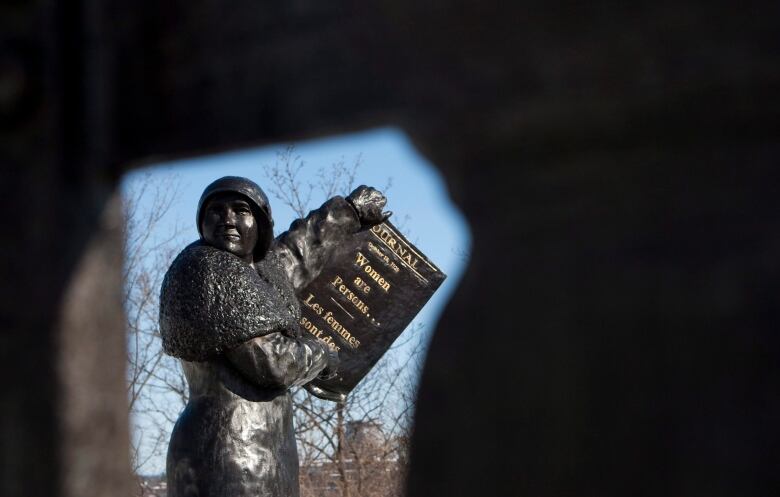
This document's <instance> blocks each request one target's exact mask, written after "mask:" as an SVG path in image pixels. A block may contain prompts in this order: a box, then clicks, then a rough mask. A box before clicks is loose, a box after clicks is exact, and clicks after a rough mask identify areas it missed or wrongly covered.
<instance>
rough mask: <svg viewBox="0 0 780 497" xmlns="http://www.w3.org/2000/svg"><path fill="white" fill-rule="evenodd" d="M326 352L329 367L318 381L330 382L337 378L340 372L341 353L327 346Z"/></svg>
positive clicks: (322, 372) (318, 377)
mask: <svg viewBox="0 0 780 497" xmlns="http://www.w3.org/2000/svg"><path fill="white" fill-rule="evenodd" d="M325 352H326V353H327V354H328V365H327V366H325V369H323V370H322V371H320V374H319V375H317V379H320V380H329V379H331V378H333V377H335V376H336V373H337V372H338V370H339V353H338V352H337V351H336V350H334V349H331V348H330V347H328V346H327V345H325Z"/></svg>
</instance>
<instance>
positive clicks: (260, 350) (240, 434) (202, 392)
mask: <svg viewBox="0 0 780 497" xmlns="http://www.w3.org/2000/svg"><path fill="white" fill-rule="evenodd" d="M385 203H386V199H385V197H384V195H382V194H381V193H380V192H378V191H377V190H375V189H373V188H369V187H366V186H360V187H358V188H357V189H356V190H355V191H353V192H352V193H351V194H350V195H349V196H348V197H347V198H343V197H334V198H332V199H330V200H328V201H327V202H325V204H323V205H322V207H320V208H319V209H317V210H315V211H312V212H310V213H309V215H308V216H307V217H306V218H305V219H299V220H296V221H295V222H294V223H293V224H292V225H291V226H290V229H289V230H288V231H286V232H285V233H283V234H281V235H280V236H279V237H277V238H276V239H274V237H273V231H272V229H273V219H272V217H271V208H270V206H269V203H268V198H267V197H266V195H265V193H263V191H262V190H261V189H260V187H259V186H257V185H256V184H255V183H253V182H252V181H250V180H248V179H246V178H238V177H224V178H221V179H218V180H217V181H215V182H214V183H212V184H211V185H209V186H208V187H206V190H205V191H204V192H203V195H202V196H201V199H200V203H199V205H198V212H197V223H198V230H199V232H200V235H201V238H200V240H198V241H196V242H194V243H192V244H191V245H189V246H188V247H186V248H185V249H184V250H183V251H182V252H181V253H180V254H179V255H178V257H177V258H176V259H175V260H174V262H173V263H172V264H171V267H170V268H169V269H168V272H167V274H166V275H165V280H164V281H163V285H162V292H161V297H160V330H161V334H162V338H163V346H164V348H165V351H166V352H167V353H168V354H170V355H172V356H175V357H178V358H180V359H181V363H182V367H183V369H184V374H185V376H186V378H187V382H188V384H189V390H190V397H189V402H188V403H187V406H186V408H185V409H184V411H183V412H182V413H181V415H180V417H179V419H178V421H177V422H176V426H175V427H174V430H173V434H172V435H171V441H170V445H169V447H168V460H167V478H168V495H169V496H170V497H185V496H186V497H191V496H200V497H206V496H208V497H240V496H260V495H262V496H279V497H282V496H284V497H294V496H297V495H298V494H299V488H298V455H297V451H296V443H295V438H294V431H293V418H292V403H291V398H290V393H289V389H290V387H292V386H296V385H304V384H306V383H307V382H309V381H311V380H313V379H314V378H317V377H320V378H323V377H328V376H329V375H332V374H334V372H335V369H336V367H337V362H338V359H337V356H336V354H335V353H334V352H332V351H330V350H329V348H328V347H327V346H325V345H324V344H323V343H321V342H319V341H317V340H316V339H315V338H313V337H311V335H309V334H308V333H302V332H301V330H300V328H299V321H300V307H299V303H298V299H297V298H296V290H298V289H301V288H303V287H304V286H306V285H307V284H308V283H309V282H310V281H311V280H312V279H314V278H315V277H316V276H317V275H318V274H319V272H320V271H321V269H322V267H323V265H324V264H325V263H326V262H327V260H328V257H329V255H330V253H331V251H332V250H333V248H334V247H336V246H338V244H339V243H341V242H342V241H343V240H344V239H345V238H346V237H349V236H351V235H353V234H354V233H356V232H357V231H358V230H360V229H361V228H362V227H366V226H371V225H375V224H377V223H380V222H381V221H382V220H383V219H385V217H386V216H385V215H384V214H383V213H382V209H383V208H384V205H385Z"/></svg>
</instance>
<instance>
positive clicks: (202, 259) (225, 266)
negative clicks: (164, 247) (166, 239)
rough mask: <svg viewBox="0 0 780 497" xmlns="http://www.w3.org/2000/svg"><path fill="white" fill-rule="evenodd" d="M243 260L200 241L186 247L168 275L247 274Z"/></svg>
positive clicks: (177, 257) (172, 264)
mask: <svg viewBox="0 0 780 497" xmlns="http://www.w3.org/2000/svg"><path fill="white" fill-rule="evenodd" d="M243 266H245V264H242V262H241V260H240V259H238V258H237V257H236V256H234V255H233V254H230V253H228V252H225V251H224V250H220V249H218V248H214V247H212V246H210V245H207V244H205V243H203V242H202V241H200V240H198V241H196V242H192V243H191V244H189V245H187V246H186V247H184V249H183V250H182V251H181V252H179V255H177V256H176V258H175V259H174V260H173V262H172V263H171V266H170V268H168V274H180V273H184V274H187V273H189V274H192V273H203V272H213V271H221V272H222V271H229V272H245V271H246V269H245V268H244V267H243Z"/></svg>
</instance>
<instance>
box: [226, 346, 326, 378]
mask: <svg viewBox="0 0 780 497" xmlns="http://www.w3.org/2000/svg"><path fill="white" fill-rule="evenodd" d="M325 347H326V346H325V345H323V344H322V343H319V342H317V341H314V340H309V339H305V338H290V337H287V336H285V335H282V334H281V333H271V334H269V335H265V336H262V337H258V338H253V339H252V340H250V341H248V342H245V343H243V344H241V345H239V346H238V347H235V348H234V349H231V350H229V351H227V352H226V354H225V355H226V356H227V359H228V361H230V363H231V364H232V365H233V366H235V367H236V369H238V370H239V371H240V372H241V374H242V375H243V376H244V377H245V378H246V379H248V380H249V381H250V382H252V383H254V384H255V385H257V386H259V387H262V388H272V389H277V388H289V387H291V386H298V385H303V384H304V383H308V382H309V381H311V380H313V379H314V378H315V377H316V376H317V374H319V373H320V371H322V370H323V369H324V368H325V367H326V366H327V365H328V354H327V352H326V351H325Z"/></svg>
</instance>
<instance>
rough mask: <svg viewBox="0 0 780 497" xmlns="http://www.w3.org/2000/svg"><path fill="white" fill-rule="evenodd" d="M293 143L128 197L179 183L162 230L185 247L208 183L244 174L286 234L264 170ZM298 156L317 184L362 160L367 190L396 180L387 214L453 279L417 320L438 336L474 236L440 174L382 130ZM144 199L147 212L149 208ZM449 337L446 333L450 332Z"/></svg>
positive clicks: (299, 146) (287, 216)
mask: <svg viewBox="0 0 780 497" xmlns="http://www.w3.org/2000/svg"><path fill="white" fill-rule="evenodd" d="M287 145H288V144H278V145H272V146H265V147H261V148H253V149H245V150H240V151H234V152H229V153H223V154H218V155H212V156H206V157H199V158H195V159H187V160H179V161H173V162H166V163H162V164H158V165H155V166H151V167H149V168H145V169H141V170H136V171H133V172H132V173H130V174H128V175H126V177H125V178H124V180H123V183H122V189H123V190H124V191H128V190H130V189H133V188H134V187H135V186H137V185H139V184H140V183H141V182H142V181H145V180H146V178H147V177H148V178H151V180H152V181H161V182H165V181H167V180H170V179H171V178H174V179H173V182H174V184H177V185H180V187H179V193H180V195H179V197H178V201H177V202H176V203H175V204H174V205H173V206H172V208H171V210H170V211H169V212H168V214H167V216H166V217H165V218H164V219H163V220H162V222H161V223H160V224H159V230H160V231H161V232H160V233H156V234H154V235H156V236H159V237H160V238H163V237H164V236H165V231H167V230H172V229H174V227H175V226H176V225H177V224H178V225H180V226H183V227H184V228H185V233H184V236H183V237H182V248H183V247H184V245H186V244H187V243H189V242H190V241H193V240H195V239H197V238H198V233H197V229H196V227H195V210H196V207H197V204H198V199H199V198H200V195H201V193H202V191H203V189H204V188H205V186H206V185H208V184H209V183H211V182H212V181H214V180H215V179H217V178H219V177H221V176H227V175H231V176H244V177H247V178H250V179H252V180H254V181H255V182H257V183H258V184H259V185H260V186H261V187H263V188H264V189H265V190H266V193H267V194H268V196H269V198H270V201H271V206H272V209H273V217H274V220H275V223H276V226H275V232H276V234H278V233H280V232H281V231H283V230H284V229H286V228H287V226H289V224H290V223H291V222H292V221H293V219H295V215H294V213H293V211H292V210H291V209H290V208H288V207H286V206H285V205H283V203H282V202H281V201H279V200H277V199H276V198H274V196H273V195H272V194H271V192H270V191H269V190H270V184H269V181H268V179H267V177H266V176H265V174H264V171H265V169H264V166H266V165H271V164H273V163H274V162H275V161H276V160H277V153H278V152H279V151H281V150H283V149H284V148H285V147H286V146H287ZM293 145H294V146H295V153H296V154H297V155H299V156H300V157H301V159H302V160H303V161H304V162H305V163H306V167H305V168H304V169H303V171H302V173H301V174H302V176H301V179H302V180H303V181H304V182H316V181H317V177H316V173H317V171H318V170H319V169H320V168H326V169H327V168H328V166H331V165H332V164H334V163H336V162H339V161H342V160H343V161H345V162H346V163H347V164H352V163H354V161H355V160H356V159H357V158H358V157H360V160H361V166H360V168H359V169H358V172H357V177H356V184H366V185H370V186H374V187H376V188H380V189H383V188H384V187H385V185H387V183H388V179H390V180H391V182H392V183H391V187H390V188H389V190H388V191H387V192H386V194H387V197H388V204H387V209H388V210H392V211H393V213H394V214H393V217H392V218H391V221H393V222H394V223H395V224H396V225H398V226H399V227H400V228H401V229H402V231H403V232H404V233H405V234H407V236H408V237H409V239H410V241H411V242H412V243H414V244H415V245H416V246H417V247H418V248H419V249H420V250H421V251H422V252H423V253H424V254H426V255H427V256H428V258H429V259H430V260H431V261H433V262H434V263H435V264H436V265H437V266H439V268H441V270H442V271H443V272H444V273H445V274H447V279H446V280H445V282H444V283H443V284H442V286H441V287H440V288H439V290H438V291H437V292H436V293H435V294H434V296H433V297H432V298H431V300H430V301H429V302H428V304H427V305H426V306H425V307H424V308H423V310H422V311H421V312H420V314H419V315H418V317H417V318H416V319H415V322H417V323H422V324H423V325H424V336H425V337H426V338H429V336H430V332H431V330H432V329H433V328H434V327H435V323H436V321H437V319H438V317H439V315H440V314H441V312H442V310H443V308H444V305H445V304H446V302H447V300H448V298H449V296H450V295H451V293H452V291H453V290H454V289H455V287H456V285H457V283H458V281H459V280H460V277H461V275H462V272H463V270H464V268H465V256H464V254H466V253H468V251H469V246H470V235H469V231H468V227H467V225H466V222H465V219H464V218H463V216H462V215H461V214H460V212H459V211H458V210H457V209H456V208H455V206H454V204H453V203H452V201H451V200H450V198H449V195H448V193H447V191H446V187H445V185H444V182H443V180H442V178H441V176H440V175H439V173H438V171H437V170H436V169H435V168H434V167H433V166H432V165H431V164H430V163H429V162H428V161H427V160H426V159H425V158H424V157H422V156H421V155H420V154H419V153H418V152H417V151H416V150H415V149H414V147H413V146H412V144H411V142H410V141H409V139H408V138H407V137H406V135H405V134H403V133H402V132H401V131H399V130H397V129H394V128H381V129H376V130H370V131H365V132H361V133H355V134H349V135H342V136H337V137H331V138H324V139H318V140H312V141H306V142H297V143H294V144H293ZM312 198H313V201H312V205H311V208H314V207H317V206H319V205H320V203H321V202H322V201H323V200H324V198H323V197H322V196H321V195H320V196H317V194H316V193H315V195H314V196H313V197H312ZM148 201H150V199H142V200H141V205H140V207H141V209H144V207H146V206H145V205H144V202H148ZM444 332H446V331H444ZM163 468H164V457H162V456H161V457H155V458H153V459H152V460H150V462H149V464H147V465H146V466H145V467H144V468H143V469H144V472H145V473H159V472H161V471H162V470H163Z"/></svg>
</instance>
